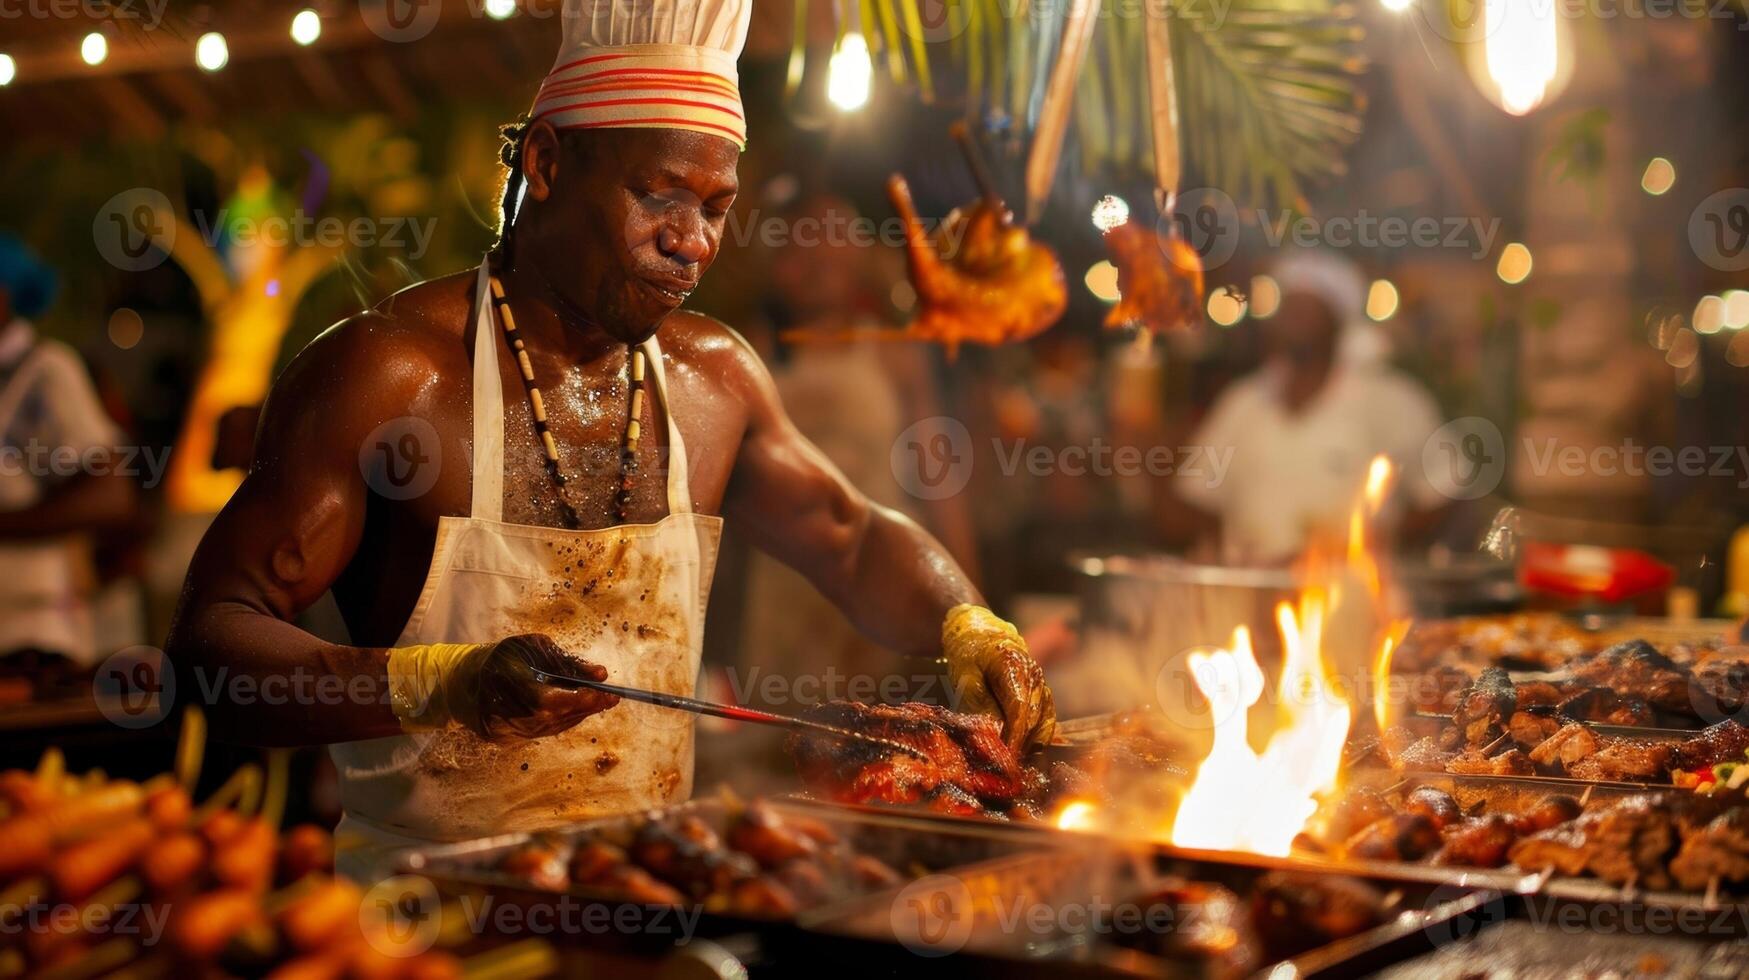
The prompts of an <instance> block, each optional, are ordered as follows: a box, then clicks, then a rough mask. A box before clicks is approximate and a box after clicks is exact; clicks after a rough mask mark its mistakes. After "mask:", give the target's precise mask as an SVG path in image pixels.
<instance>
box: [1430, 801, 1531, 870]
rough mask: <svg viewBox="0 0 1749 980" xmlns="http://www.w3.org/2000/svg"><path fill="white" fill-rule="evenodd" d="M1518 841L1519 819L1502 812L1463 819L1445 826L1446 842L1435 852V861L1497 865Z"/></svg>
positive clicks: (1501, 862)
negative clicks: (1461, 821)
mask: <svg viewBox="0 0 1749 980" xmlns="http://www.w3.org/2000/svg"><path fill="white" fill-rule="evenodd" d="M1517 841H1518V821H1517V820H1516V819H1514V818H1513V817H1511V816H1508V815H1507V814H1504V813H1491V814H1489V815H1487V816H1485V817H1477V818H1476V819H1474V820H1466V821H1464V822H1463V823H1461V824H1458V825H1457V826H1455V827H1452V828H1451V829H1449V830H1447V831H1446V833H1445V846H1444V847H1442V848H1441V849H1440V851H1439V853H1438V854H1437V855H1435V856H1434V859H1433V860H1434V863H1436V864H1455V865H1462V866H1463V867H1467V868H1498V867H1500V866H1502V865H1504V864H1505V863H1506V857H1507V853H1508V852H1509V851H1511V849H1512V845H1513V844H1514V843H1516V842H1517Z"/></svg>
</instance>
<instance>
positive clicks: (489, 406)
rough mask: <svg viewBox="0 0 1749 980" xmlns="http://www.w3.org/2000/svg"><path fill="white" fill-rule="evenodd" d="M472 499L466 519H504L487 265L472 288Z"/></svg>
mask: <svg viewBox="0 0 1749 980" xmlns="http://www.w3.org/2000/svg"><path fill="white" fill-rule="evenodd" d="M474 292H475V294H476V296H475V302H476V303H477V304H478V310H479V311H478V313H477V314H476V315H475V316H474V499H473V503H472V505H471V506H470V507H469V511H468V516H470V517H474V518H477V519H479V520H486V521H502V520H503V519H504V383H503V381H502V380H501V379H500V378H499V377H498V320H497V318H496V317H494V316H493V315H492V284H491V282H490V281H489V279H488V273H487V271H486V263H484V262H482V263H480V276H479V281H478V283H476V284H475V286H474Z"/></svg>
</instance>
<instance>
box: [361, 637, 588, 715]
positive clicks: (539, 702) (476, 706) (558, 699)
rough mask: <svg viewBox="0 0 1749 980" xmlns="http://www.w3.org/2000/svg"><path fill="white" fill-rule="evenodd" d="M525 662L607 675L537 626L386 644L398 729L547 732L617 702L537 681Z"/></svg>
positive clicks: (573, 672)
mask: <svg viewBox="0 0 1749 980" xmlns="http://www.w3.org/2000/svg"><path fill="white" fill-rule="evenodd" d="M530 666H534V667H539V668H541V669H542V670H546V671H549V672H551V673H556V674H571V675H574V676H578V677H589V678H592V679H594V680H606V679H607V671H606V669H604V668H602V667H600V666H598V665H596V664H592V663H589V662H588V661H586V660H580V659H577V658H575V657H572V656H569V655H567V654H566V653H565V652H564V651H563V650H561V649H559V647H558V645H557V644H555V643H554V642H553V641H552V640H551V639H550V638H548V637H546V636H543V635H541V634H538V633H527V634H523V635H520V636H512V637H506V638H505V639H502V640H499V641H498V642H496V643H429V644H423V645H420V646H410V647H395V648H394V649H391V650H390V651H389V664H388V674H389V704H390V707H392V708H393V709H394V712H395V717H397V718H399V719H401V727H402V729H403V730H405V731H409V732H421V731H434V730H436V729H440V728H446V727H448V726H450V725H452V724H454V725H460V726H461V727H463V728H466V729H468V730H469V731H471V732H473V733H474V734H476V735H478V736H480V737H481V738H484V739H488V740H499V739H507V738H541V737H544V736H547V735H554V734H557V733H559V732H562V731H564V730H565V729H567V728H570V727H571V726H572V725H575V724H577V723H578V722H580V721H582V720H583V719H584V718H587V717H589V716H590V715H592V714H595V713H596V712H599V711H605V710H607V709H608V708H611V707H613V706H614V705H615V704H618V703H619V698H617V697H614V696H613V695H611V694H601V693H598V692H596V691H572V690H567V689H563V688H557V687H550V686H548V685H545V684H542V683H540V682H538V681H536V680H535V679H534V676H533V675H532V674H531V673H530V672H529V671H528V668H529V667H530Z"/></svg>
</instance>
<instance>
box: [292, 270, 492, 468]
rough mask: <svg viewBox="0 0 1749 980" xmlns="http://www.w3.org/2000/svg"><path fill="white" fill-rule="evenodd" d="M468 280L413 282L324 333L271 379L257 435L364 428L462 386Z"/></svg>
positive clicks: (460, 277)
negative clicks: (309, 428)
mask: <svg viewBox="0 0 1749 980" xmlns="http://www.w3.org/2000/svg"><path fill="white" fill-rule="evenodd" d="M471 285H472V280H471V278H470V277H469V276H468V275H462V274H458V275H453V276H445V277H443V278H440V279H433V280H430V281H428V282H423V283H419V284H418V285H415V286H410V287H408V288H406V289H403V290H401V291H400V292H398V293H396V294H394V295H393V296H391V297H389V298H388V299H386V300H384V301H383V302H382V303H381V304H379V305H378V306H377V307H376V308H374V309H370V310H365V311H363V312H361V313H358V314H355V315H353V316H350V317H348V318H346V319H344V320H342V321H340V322H339V323H336V324H335V325H333V326H331V327H329V328H328V329H327V330H324V331H323V332H322V333H321V334H319V335H318V336H317V337H316V339H314V340H312V341H310V343H309V344H308V345H306V346H305V347H304V349H303V350H301V351H299V352H298V354H297V356H296V357H295V358H293V359H292V362H291V364H290V365H288V366H287V367H286V369H285V371H284V373H282V374H281V375H280V376H279V378H278V379H277V380H276V381H275V382H274V384H273V390H272V391H271V392H270V393H269V394H268V400H267V406H266V409H265V416H266V418H265V420H264V426H265V430H264V434H266V435H272V434H273V433H274V432H275V431H276V430H277V431H280V432H284V429H285V428H286V427H288V426H296V427H304V426H310V425H314V426H319V427H323V428H327V429H328V430H329V431H330V432H336V430H338V431H337V432H336V434H339V433H346V434H350V433H351V432H352V430H354V429H363V430H368V429H369V428H370V427H372V426H375V425H376V424H378V423H379V422H381V421H383V420H384V419H386V418H393V417H395V416H397V415H402V414H410V413H418V412H419V411H420V409H421V407H422V406H421V403H423V402H429V401H432V400H433V399H443V398H445V397H446V396H447V394H449V393H450V392H449V389H450V388H451V387H452V386H457V385H462V386H465V385H466V383H467V379H468V378H469V377H470V372H469V370H468V366H469V365H468V358H467V351H466V348H465V345H464V344H463V343H462V338H463V337H464V336H465V333H466V328H467V320H468V317H467V314H468V312H469V310H470V307H469V299H470V296H471V292H472V289H471Z"/></svg>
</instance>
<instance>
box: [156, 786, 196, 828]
mask: <svg viewBox="0 0 1749 980" xmlns="http://www.w3.org/2000/svg"><path fill="white" fill-rule="evenodd" d="M193 813H194V801H193V800H190V799H189V798H188V791H187V790H184V789H183V788H182V787H180V786H168V787H165V788H164V789H160V790H156V791H154V792H153V793H152V794H151V795H149V796H147V797H146V816H147V817H149V818H151V821H152V825H153V826H154V827H157V828H158V829H159V830H161V831H163V832H164V833H167V834H168V833H171V832H173V831H178V830H181V829H182V828H184V827H186V826H188V818H189V817H190V816H191V815H192V814H193Z"/></svg>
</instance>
